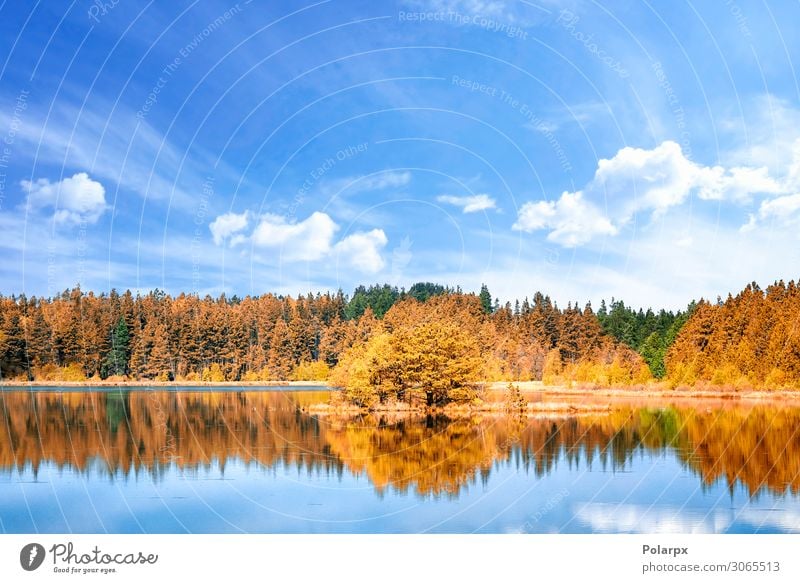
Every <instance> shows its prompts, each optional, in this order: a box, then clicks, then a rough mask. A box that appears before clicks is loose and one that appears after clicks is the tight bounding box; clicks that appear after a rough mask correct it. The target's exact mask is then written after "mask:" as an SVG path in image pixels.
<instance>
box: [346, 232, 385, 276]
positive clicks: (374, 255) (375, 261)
mask: <svg viewBox="0 0 800 583" xmlns="http://www.w3.org/2000/svg"><path fill="white" fill-rule="evenodd" d="M386 243H388V239H387V238H386V234H385V233H384V232H383V231H382V230H381V229H373V230H371V231H369V232H367V233H353V234H352V235H348V236H347V237H345V238H344V239H342V240H341V241H339V242H338V243H336V246H335V247H334V251H335V252H336V253H337V254H338V255H339V259H340V260H343V261H344V262H346V263H348V264H349V265H352V266H353V267H355V268H356V269H358V270H359V271H363V272H365V273H377V272H379V271H380V270H381V269H383V268H384V266H385V264H386V263H385V261H384V260H383V257H381V253H380V252H381V250H382V249H383V248H384V247H385V246H386Z"/></svg>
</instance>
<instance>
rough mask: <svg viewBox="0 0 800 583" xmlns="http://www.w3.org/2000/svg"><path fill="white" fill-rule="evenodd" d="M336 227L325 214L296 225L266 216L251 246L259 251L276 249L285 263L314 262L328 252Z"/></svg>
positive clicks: (317, 214) (314, 216)
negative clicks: (259, 249) (261, 249)
mask: <svg viewBox="0 0 800 583" xmlns="http://www.w3.org/2000/svg"><path fill="white" fill-rule="evenodd" d="M338 230H339V227H338V226H337V225H336V223H334V222H333V220H332V219H331V218H330V217H329V216H328V215H326V214H325V213H321V212H315V213H313V214H312V215H311V216H310V217H308V218H307V219H305V220H304V221H300V222H299V223H297V222H295V223H289V222H287V221H286V219H285V218H283V217H281V216H278V215H273V214H266V215H263V216H262V217H261V221H260V222H259V224H258V225H257V226H256V228H255V230H254V231H253V244H254V245H256V246H257V247H262V248H267V249H269V248H279V249H281V257H282V258H283V259H288V260H298V261H316V260H318V259H322V258H323V257H325V256H326V255H328V254H329V253H330V251H331V244H332V241H333V236H334V235H335V234H336V231H338Z"/></svg>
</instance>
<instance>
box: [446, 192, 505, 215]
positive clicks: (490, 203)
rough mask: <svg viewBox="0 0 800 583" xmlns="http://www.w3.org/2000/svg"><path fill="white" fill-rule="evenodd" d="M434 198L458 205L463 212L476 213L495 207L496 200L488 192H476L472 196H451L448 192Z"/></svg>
mask: <svg viewBox="0 0 800 583" xmlns="http://www.w3.org/2000/svg"><path fill="white" fill-rule="evenodd" d="M436 200H438V201H439V202H442V203H445V204H452V205H454V206H457V207H460V208H461V210H462V212H464V213H477V212H479V211H485V210H488V209H493V208H497V203H496V201H495V200H494V199H493V198H492V197H490V196H489V195H488V194H476V195H473V196H451V195H449V194H443V195H441V196H437V197H436Z"/></svg>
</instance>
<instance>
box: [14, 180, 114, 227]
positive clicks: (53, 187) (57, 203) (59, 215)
mask: <svg viewBox="0 0 800 583" xmlns="http://www.w3.org/2000/svg"><path fill="white" fill-rule="evenodd" d="M20 184H21V185H22V188H23V189H24V190H25V191H27V193H28V197H27V200H28V205H29V206H30V207H31V208H32V209H37V210H38V209H43V208H48V207H52V208H53V210H54V212H53V218H54V220H55V221H56V222H57V223H72V224H78V223H82V222H86V223H90V224H94V223H96V222H97V220H98V219H99V218H100V217H101V216H102V214H103V213H104V212H105V211H106V209H107V208H108V206H107V205H106V189H105V188H104V187H103V185H102V184H100V183H99V182H97V181H95V180H92V179H91V178H89V175H88V174H87V173H86V172H79V173H77V174H74V175H73V176H72V177H70V178H65V179H63V180H61V181H59V182H50V181H49V180H48V179H47V178H39V179H38V180H35V181H33V182H31V181H30V180H23V181H22V182H21V183H20Z"/></svg>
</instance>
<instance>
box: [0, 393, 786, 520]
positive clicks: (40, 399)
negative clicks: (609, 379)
mask: <svg viewBox="0 0 800 583" xmlns="http://www.w3.org/2000/svg"><path fill="white" fill-rule="evenodd" d="M327 399H328V395H327V394H326V393H325V392H321V391H314V392H310V391H309V392H303V391H299V392H275V391H269V392H264V391H252V392H230V391H228V392H197V391H195V392H191V391H186V392H174V391H170V392H163V391H124V392H69V393H59V392H26V391H18V392H3V393H0V419H2V423H3V426H2V429H1V430H0V471H2V472H3V473H6V474H8V472H17V473H20V474H21V473H23V472H30V473H31V474H32V475H33V477H34V479H35V477H36V475H37V473H38V471H39V468H40V467H41V466H42V465H43V464H49V465H55V466H57V467H59V468H62V469H67V468H68V469H73V470H77V471H79V472H83V473H89V472H90V471H94V469H95V468H97V467H98V464H99V467H101V468H102V472H103V473H105V474H106V475H107V476H108V477H109V478H110V479H112V480H113V479H117V478H123V477H128V476H130V475H134V474H135V475H139V474H141V473H143V472H144V473H147V474H149V475H151V476H152V477H153V478H155V479H159V477H160V476H163V474H164V472H166V471H168V470H169V468H178V469H180V470H182V471H184V472H189V473H191V472H192V471H196V470H198V469H201V468H209V467H212V466H214V467H216V466H219V467H220V468H221V470H222V471H223V472H224V469H225V466H226V464H227V463H228V462H229V461H233V460H235V461H236V463H237V464H244V465H245V466H247V467H255V468H262V469H270V468H274V467H276V466H295V467H297V468H298V469H303V470H305V471H308V472H322V473H324V474H339V475H341V474H342V473H343V472H345V471H346V472H349V473H350V474H354V475H364V476H366V477H367V478H368V480H369V483H370V485H371V487H372V488H374V489H375V490H376V491H377V492H378V493H383V492H385V491H387V490H388V489H392V490H394V491H396V492H400V493H406V492H414V493H415V494H416V495H419V496H423V497H424V496H429V495H433V496H444V497H450V498H456V497H458V496H459V495H460V493H461V492H462V490H464V489H465V488H467V487H469V485H470V484H474V483H478V482H480V483H482V484H486V483H487V481H488V480H489V477H490V475H491V473H492V471H493V470H495V469H496V468H497V467H499V466H504V467H505V466H508V465H511V466H513V467H516V468H518V469H519V470H520V471H524V472H525V473H526V474H531V475H532V476H533V477H537V478H538V477H542V476H545V475H547V474H549V473H551V472H553V471H555V469H556V466H557V465H558V464H559V463H566V464H567V466H568V468H569V469H571V470H575V471H581V470H582V469H584V470H585V469H594V470H600V471H608V472H624V471H626V469H627V468H628V467H629V466H630V464H631V463H632V460H633V459H635V457H636V456H637V454H647V455H650V456H658V455H660V454H663V453H666V452H671V453H672V454H673V455H674V456H675V457H676V459H678V460H679V461H680V463H681V464H682V465H683V466H684V468H686V469H688V470H689V471H691V472H692V474H693V475H695V476H697V477H698V478H699V483H698V485H699V486H701V487H710V486H712V485H714V484H720V483H724V484H725V485H726V487H728V488H729V489H730V490H731V492H732V491H733V489H734V488H736V487H737V486H741V487H744V488H745V489H746V491H747V492H748V493H749V494H750V495H751V496H754V495H758V494H759V493H761V492H764V491H767V492H769V493H771V494H775V495H781V494H786V493H790V494H792V495H797V494H798V493H800V409H798V408H793V407H788V406H781V405H759V406H733V405H730V404H728V405H725V406H712V407H709V406H707V405H702V406H699V407H698V406H697V405H695V404H692V405H681V404H665V405H664V406H659V407H641V406H637V405H633V404H624V403H622V404H619V405H618V406H615V407H614V408H613V409H612V411H610V412H609V413H608V414H592V415H583V416H564V417H558V418H553V417H550V418H538V419H527V418H525V419H521V418H514V417H507V416H491V415H485V416H476V417H470V418H458V419H448V418H446V417H443V416H422V415H420V416H413V417H409V416H392V415H383V416H380V415H372V416H357V417H340V416H319V415H316V414H310V413H308V408H309V407H310V406H311V405H313V404H315V403H322V402H325V401H326V400H327ZM584 513H585V514H586V516H588V517H590V518H591V520H593V521H597V520H600V518H598V517H601V516H602V515H603V512H602V508H600V510H598V508H587V509H585V510H584Z"/></svg>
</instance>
